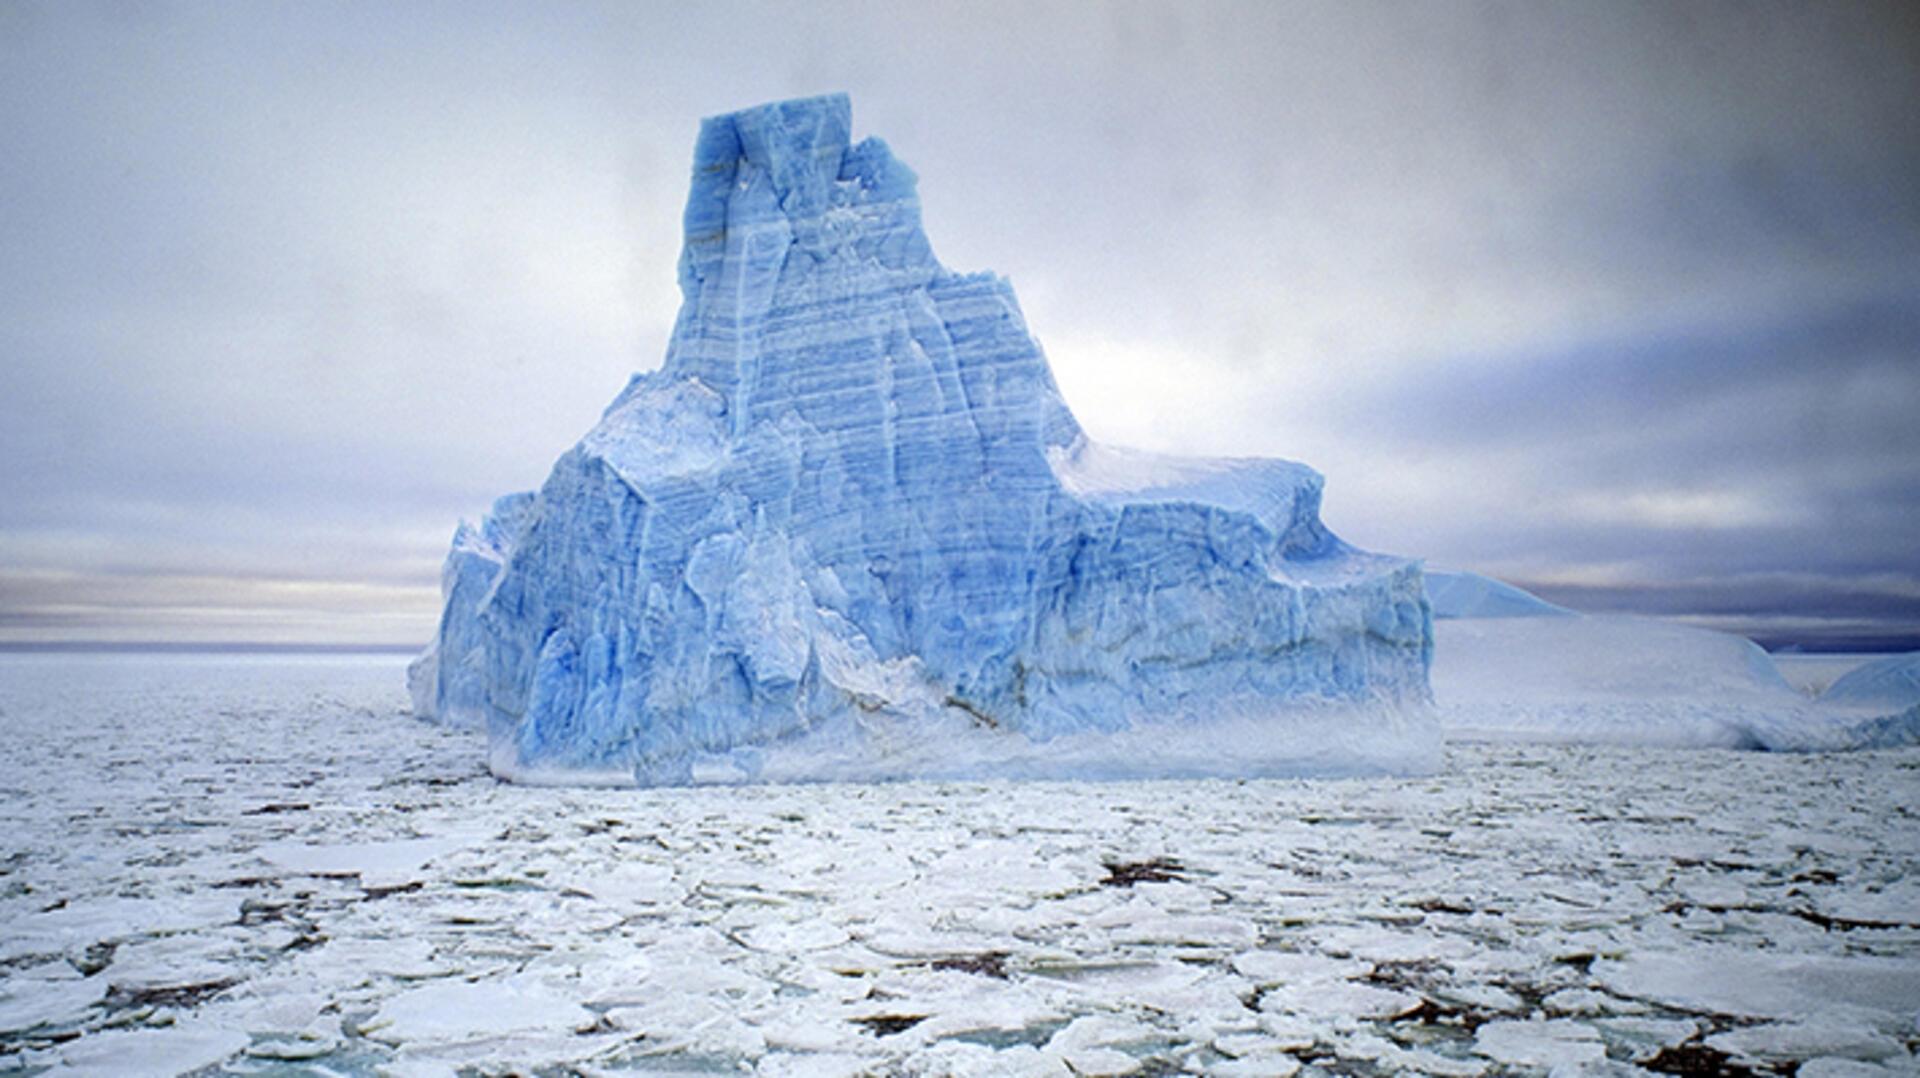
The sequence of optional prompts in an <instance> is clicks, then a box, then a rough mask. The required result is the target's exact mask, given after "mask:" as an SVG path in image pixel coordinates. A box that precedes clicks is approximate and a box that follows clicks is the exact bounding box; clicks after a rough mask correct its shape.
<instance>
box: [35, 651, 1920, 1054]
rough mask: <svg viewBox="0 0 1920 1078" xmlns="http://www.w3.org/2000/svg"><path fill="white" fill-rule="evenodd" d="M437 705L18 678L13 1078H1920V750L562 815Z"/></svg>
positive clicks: (150, 677) (706, 794) (581, 802)
mask: <svg viewBox="0 0 1920 1078" xmlns="http://www.w3.org/2000/svg"><path fill="white" fill-rule="evenodd" d="M402 667H403V661H402V660H400V659H398V658H392V657H378V658H367V657H329V658H286V657H272V658H265V657H248V658H235V657H182V656H168V657H127V656H18V655H15V656H0V731H3V734H4V738H5V742H6V745H7V749H6V751H5V754H4V765H3V767H0V835H3V836H4V837H3V838H0V1071H6V1072H12V1071H26V1072H33V1071H37V1070H40V1069H42V1068H47V1067H59V1066H70V1067H77V1068H80V1069H82V1070H86V1069H93V1070H98V1071H101V1072H106V1073H138V1072H142V1071H152V1072H160V1073H176V1072H185V1071H193V1070H197V1069H202V1068H206V1069H207V1072H208V1073H266V1074H316V1075H317V1074H331V1073H376V1072H391V1073H420V1074H435V1073H450V1072H453V1071H462V1072H478V1073H495V1072H524V1071H533V1070H538V1071H542V1072H548V1073H571V1072H576V1071H577V1072H589V1073H595V1072H607V1073H632V1072H639V1073H741V1072H755V1073H761V1074H819V1075H833V1074H895V1073H898V1074H983V1075H988V1074H1069V1073H1079V1074H1118V1073H1128V1072H1133V1073H1149V1074H1151V1073H1173V1072H1183V1071H1190V1072H1201V1073H1217V1074H1276V1075H1284V1074H1291V1073H1301V1074H1317V1073H1339V1074H1388V1073H1407V1072H1422V1073H1427V1074H1435V1075H1467V1074H1481V1073H1487V1074H1503V1073H1541V1072H1546V1071H1548V1070H1552V1069H1556V1068H1557V1069H1558V1071H1559V1072H1560V1073H1595V1074H1608V1073H1619V1074H1629V1073H1640V1072H1641V1071H1643V1070H1652V1071H1655V1072H1668V1073H1694V1074H1699V1073H1722V1072H1723V1071H1720V1070H1716V1069H1714V1068H1727V1069H1726V1070H1725V1071H1724V1073H1742V1072H1743V1071H1744V1070H1751V1071H1754V1072H1758V1073H1791V1072H1793V1071H1794V1070H1795V1065H1796V1064H1798V1068H1797V1070H1798V1074H1799V1075H1800V1076H1802V1078H1817V1076H1820V1075H1841V1074H1879V1073H1907V1074H1912V1073H1916V1069H1917V1067H1916V1063H1915V1056H1914V1052H1915V1049H1916V1047H1920V1029H1916V1024H1915V1023H1916V1015H1917V1014H1920V876H1917V875H1916V867H1917V866H1920V819H1916V815H1917V812H1916V806H1917V805H1920V751H1917V750H1900V751H1889V752H1874V753H1858V754H1851V755H1835V756H1768V755H1760V754H1741V753H1733V752H1720V751H1694V752H1683V753H1672V752H1667V753H1659V752H1646V751H1635V750H1626V749H1604V750H1601V749H1580V748H1560V747H1555V748H1538V747H1514V746H1499V747H1496V746H1485V747H1477V746H1456V747H1455V748H1453V749H1452V750H1451V751H1450V754H1449V760H1448V770H1447V773H1446V774H1444V775H1443V776H1440V777H1437V778H1431V779H1418V780H1403V781H1379V780H1366V781H1357V780H1356V781H1318V782H1302V781H1294V782H1237V783H1230V782H1178V783H1175V782H1169V783H1133V784H1113V785H1093V784H1065V783H1035V784H951V785H925V784H905V785H897V786H880V787H858V786H812V787H786V788H748V789H713V788H709V789H694V790H651V791H610V790H598V791H584V790H583V791H570V790H542V789H523V788H515V787H510V786H504V785H501V784H499V783H496V782H495V781H493V780H492V779H491V778H489V777H488V776H487V775H486V774H485V772H484V770H483V767H482V763H481V760H482V752H481V746H480V744H479V743H478V740H477V735H469V734H463V733H452V732H447V731H443V730H440V729H438V728H436V727H432V726H428V725H425V724H422V723H419V722H416V721H413V720H412V719H410V718H408V717H407V716H406V714H405V713H404V707H405V700H404V693H403V689H402Z"/></svg>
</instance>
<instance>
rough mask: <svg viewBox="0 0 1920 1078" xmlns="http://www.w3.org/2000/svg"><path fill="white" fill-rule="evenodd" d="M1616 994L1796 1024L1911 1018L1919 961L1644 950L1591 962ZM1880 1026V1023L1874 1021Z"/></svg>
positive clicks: (1919, 996) (1919, 991)
mask: <svg viewBox="0 0 1920 1078" xmlns="http://www.w3.org/2000/svg"><path fill="white" fill-rule="evenodd" d="M1593 975H1594V977H1595V978H1596V979H1597V980H1598V981H1599V982H1600V983H1601V984H1602V985H1603V986H1605V987H1606V989H1607V990H1608V991H1610V992H1613V993H1615V994H1617V995H1622V996H1630V997H1633V998H1636V999H1645V1000H1651V1001H1653V1002H1655V1003H1663V1004H1665V1005H1667V1006H1669V1007H1674V1008H1678V1009H1681V1010H1689V1011H1701V1012H1705V1013H1716V1014H1732V1015H1740V1016H1744V1017H1752V1018H1778V1019H1793V1018H1806V1017H1811V1016H1816V1015H1821V1014H1823V1013H1825V1012H1832V1011H1835V1010H1840V1011H1845V1012H1850V1013H1856V1014H1859V1015H1861V1016H1863V1017H1871V1016H1874V1015H1878V1016H1880V1017H1883V1018H1885V1017H1888V1016H1894V1015H1906V1016H1908V1017H1907V1019H1906V1020H1907V1021H1911V1015H1912V1012H1913V1007H1914V1001H1915V1000H1920V962H1914V961H1911V960H1902V959H1894V958H1878V957H1873V956H1868V955H1848V956H1828V955H1815V954H1794V953H1775V952H1760V951H1734V950H1727V949H1715V950H1708V949H1704V948H1696V949H1694V950H1691V951H1689V952H1687V953H1686V954H1684V955H1683V954H1662V953H1659V952H1640V953H1635V954H1631V955H1628V956H1626V957H1625V958H1620V959H1602V960H1600V961H1598V962H1595V963H1594V964H1593ZM1876 1024H1878V1023H1876Z"/></svg>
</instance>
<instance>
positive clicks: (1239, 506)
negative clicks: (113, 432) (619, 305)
mask: <svg viewBox="0 0 1920 1078" xmlns="http://www.w3.org/2000/svg"><path fill="white" fill-rule="evenodd" d="M850 126H851V109H850V105H849V103H848V99H847V98H846V97H845V96H840V95H836V96H828V97H819V98H812V99H806V100H796V101H786V102H781V103H777V104H771V105H764V106H761V107H758V108H752V109H748V110H745V111H742V112H737V113H733V114H730V115H724V116H716V117H713V118H710V119H708V120H706V121H705V122H704V123H703V124H702V125H701V128H700V134H699V139H698V143H697V144H696V146H695V150H694V163H693V181H692V190H691V193H690V194H689V196H688V199H687V207H686V214H685V239H684V247H683V249H682V252H681V256H680V288H681V292H682V295H683V298H684V302H683V305H682V307H681V310H680V315H679V319H678V321H677V323H676V325H675V328H674V332H673V336H672V339H671V342H670V344H669V346H668V350H667V356H666V360H665V363H664V364H663V366H662V367H661V368H660V369H659V370H658V371H654V372H650V373H646V374H641V375H637V376H635V377H634V378H633V379H632V380H631V381H630V382H629V383H628V385H627V387H626V388H625V390H624V391H622V392H621V393H620V395H619V396H618V398H617V399H615V400H614V402H613V404H612V405H611V406H610V407H608V409H607V410H606V413H605V414H604V415H603V417H602V418H601V420H600V422H599V424H598V425H597V426H595V427H594V428H593V429H592V430H591V431H589V432H588V433H587V434H586V436H585V437H584V438H582V439H581V440H580V442H579V444H577V445H575V446H574V447H573V448H572V449H571V450H569V451H568V452H567V453H566V454H565V455H563V456H562V457H561V458H560V460H559V462H558V463H557V464H556V465H555V466H554V468H553V472H552V474H551V475H550V476H549V477H548V479H547V481H546V483H545V485H544V486H543V487H542V488H541V489H540V491H539V492H538V493H537V494H518V495H512V496H509V497H507V498H503V499H501V500H500V501H499V502H498V503H496V505H495V506H494V510H493V512H492V514H491V515H490V516H489V517H488V518H487V519H486V520H485V521H484V522H483V523H482V524H481V525H479V526H478V527H473V526H466V525H463V526H462V527H461V528H460V530H459V531H458V533H457V535H456V537H455V540H454V544H453V550H452V553H451V554H450V555H449V557H448V559H447V563H446V568H445V572H444V577H443V587H444V595H445V600H446V605H445V610H444V613H443V615H442V619H441V624H440V630H439V634H438V638H437V640H436V641H435V643H434V644H433V646H432V647H430V648H429V650H428V653H427V654H426V655H425V656H423V657H422V658H421V660H420V661H419V662H417V663H416V664H415V667H414V669H413V671H412V673H411V678H412V681H413V689H414V695H415V701H416V705H417V709H418V710H419V711H421V712H422V713H423V714H430V715H437V716H438V717H440V718H442V719H443V720H445V721H448V722H454V723H464V724H474V725H480V726H484V727H485V728H486V730H487V731H488V734H489V736H490V739H491V744H492V757H491V758H492V766H493V768H494V770H495V772H496V773H497V774H500V775H502V776H503V777H508V778H514V779H518V780H522V781H560V782H601V781H605V782H621V783H626V782H636V781H637V782H638V783H640V784H642V785H654V784H680V783H689V782H706V781H783V780H808V779H886V778H907V777H928V778H932V777H948V778H951V777H968V776H973V777H979V776H1002V775H1004V776H1035V777H1039V776H1057V777H1075V778H1100V777H1122V776H1146V775H1167V776H1172V775H1183V776H1184V775H1254V774H1300V773H1354V772H1382V771H1391V772H1408V771H1422V770H1429V769H1431V768H1433V767H1434V766H1436V765H1437V763H1438V753H1439V732H1438V725H1437V723H1436V722H1435V721H1434V719H1433V718H1432V716H1431V714H1430V712H1429V711H1428V709H1426V708H1424V707H1419V706H1402V705H1420V704H1423V703H1424V702H1425V701H1426V700H1427V698H1428V688H1427V669H1428V663H1429V659H1430V655H1431V651H1432V640H1433V631H1432V618H1431V616H1430V613H1429V608H1428V605H1427V602H1426V598H1425V594H1424V589H1423V585H1422V579H1421V573H1420V569H1419V567H1418V566H1417V565H1416V564H1415V563H1412V562H1409V561H1406V560H1403V559H1398V558H1391V557H1384V556H1381V555H1376V554H1369V553H1365V552H1362V551H1359V550H1356V549H1354V548H1353V547H1351V546H1348V545H1347V544H1345V543H1343V542H1341V541H1340V540H1339V539H1337V538H1336V537H1335V536H1334V535H1333V534H1331V533H1330V532H1329V531H1328V530H1327V529H1326V527H1325V526H1324V525H1322V523H1321V521H1320V517H1319V507H1320V493H1321V478H1320V476H1319V475H1318V474H1316V473H1315V472H1313V471H1312V470H1311V469H1309V468H1306V467H1304V466H1302V465H1299V464H1294V463H1291V462H1286V461H1279V460H1252V459H1220V460H1201V459H1182V458H1174V457H1166V456H1157V455H1149V454H1144V453H1136V452H1130V451H1125V450H1119V449H1113V448H1109V447H1105V446H1102V445H1099V444H1096V443H1094V442H1092V441H1090V440H1089V439H1088V438H1087V437H1086V435H1085V434H1084V433H1083V432H1082V431H1081V429H1080V426H1079V425H1078V423H1076V422H1075V420H1074V417H1073V415H1072V413H1071V412H1070V411H1069V410H1068V408H1067V406H1066V403H1065V402H1064V401H1063V400H1062V399H1061V396H1060V393H1059V391H1058V389H1057V388H1056V387H1055V385H1054V382H1053V377H1052V375H1051V373H1050V371H1049V370H1048V367H1047V363H1046V359H1045V357H1044V356H1043V355H1042V354H1041V351H1040V348H1039V346H1038V345H1037V344H1036V343H1035V342H1034V340H1033V338H1032V337H1031V336H1029V334H1028V332H1027V328H1026V324H1025V322H1024V320H1023V318H1022V315H1021V312H1020V307H1019V304H1018V303H1017V302H1016V301H1015V299H1014V295H1013V290H1012V288H1011V287H1010V286H1009V285H1008V283H1007V282H1006V281H1005V280H1002V279H1001V278H999V277H996V276H994V275H993V274H991V273H976V274H956V273H953V272H951V271H949V270H947V269H946V268H945V267H943V266H942V265H941V264H940V263H939V261H938V260H936V259H935V257H934V254H933V251H932V249H931V247H930V246H929V244H928V240H927V237H926V235H925V234H924V233H923V232H922V230H921V225H920V210H919V203H918V200H917V197H916V194H915V186H916V178H915V176H914V174H913V173H912V172H911V171H909V170H908V169H907V167H906V166H905V165H903V164H901V163H900V162H899V161H897V160H895V159H894V157H893V155H892V154H891V153H890V152H889V151H888V149H887V146H886V144H885V143H883V142H881V141H880V140H878V139H874V138H868V139H865V140H864V141H862V142H860V143H858V144H850V142H849V131H850Z"/></svg>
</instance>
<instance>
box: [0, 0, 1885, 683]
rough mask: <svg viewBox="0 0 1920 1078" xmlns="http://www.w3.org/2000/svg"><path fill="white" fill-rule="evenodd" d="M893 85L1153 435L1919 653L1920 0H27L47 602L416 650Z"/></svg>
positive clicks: (1464, 560)
mask: <svg viewBox="0 0 1920 1078" xmlns="http://www.w3.org/2000/svg"><path fill="white" fill-rule="evenodd" d="M835 90H845V91H848V92H850V93H851V94H852V96H853V103H854V128H855V136H856V138H857V137H861V136H864V135H867V134H876V135H880V136H881V137H883V138H885V139H887V140H888V142H889V143H890V144H891V145H892V147H893V149H894V151H895V153H896V154H898V155H899V156H900V157H901V158H902V159H903V160H905V161H906V162H907V163H909V164H910V165H911V166H913V168H914V169H915V170H916V171H917V172H918V173H919V174H920V177H921V184H920V190H921V197H922V202H923V204H924V207H925V218H926V224H927V230H928V233H929V235H930V236H931V237H932V240H933V243H934V248H935V251H936V252H937V253H938V254H939V255H940V256H941V258H942V260H943V261H944V262H945V263H946V264H947V265H949V266H951V267H953V268H955V269H957V270H977V269H994V270H997V271H999V272H1000V273H1002V274H1005V275H1007V276H1009V277H1010V278H1011V279H1012V281H1013V283H1014V286H1015V288H1016V289H1017V290H1018V292H1019V295H1020V298H1021V302H1022V305H1023V306H1024V308H1025V310H1026V314H1027V319H1028V323H1029V325H1030V326H1031V327H1032V329H1033V330H1034V332H1035V334H1036V335H1037V336H1038V337H1039V339H1040V341H1041V343H1042V345H1043V346H1044V348H1045V349H1046V351H1047V354H1048V356H1049V358H1050V360H1051V361H1052V364H1053V366H1054V369H1055V372H1056V375H1057V377H1058V380H1059V382H1060V384H1061V387H1062V389H1063V390H1064V392H1065V393H1066V395H1067V398H1068V401H1069V403H1070V404H1071V405H1072V406H1073V407H1074V409H1075V411H1076V413H1077V414H1078V415H1079V417H1080V419H1081V421H1082V423H1083V424H1084V425H1085V426H1086V427H1087V428H1088V429H1089V430H1090V431H1091V432H1092V433H1093V434H1094V435H1095V436H1096V437H1100V438H1103V439H1106V440H1110V441H1114V442H1119V443H1124V444H1132V445H1138V446H1143V447H1147V448H1153V449H1163V450H1179V451H1187V452H1196V453H1208V454H1232V455H1248V454H1260V455H1277V456H1286V457H1291V458H1294V459H1299V460H1303V461H1305V462H1307V463H1309V464H1312V465H1313V466H1315V467H1316V468H1318V469H1319V470H1320V471H1322V472H1323V473H1325V474H1326V476H1327V495H1326V503H1325V516H1326V518H1327V520H1328V522H1329V523H1330V524H1331V525H1332V526H1333V527H1334V528H1335V530H1337V531H1339V532H1340V533H1341V534H1342V535H1343V536H1344V537H1346V538H1348V539H1350V540H1352V541H1354V542H1356V543H1358V544H1360V545H1363V546H1367V547H1370V548H1372V549H1377V550H1384V551H1391V552H1396V553H1404V554H1409V555H1415V556H1420V557H1424V558H1427V559H1428V560H1429V561H1430V562H1432V563H1435V564H1441V565H1448V566H1457V567H1466V568H1472V569H1477V570H1480V571H1483V572H1488V573H1492V574H1495V575H1499V576H1502V577H1505V578H1508V579H1511V580H1514V581H1516V582H1519V583H1521V584H1523V585H1526V586H1530V587H1534V588H1536V589H1537V590H1540V591H1542V592H1543V593H1545V594H1547V595H1548V596H1549V597H1551V598H1554V599H1557V600H1559V601H1561V602H1564V603H1567V604H1569V605H1572V606H1575V607H1578V608H1583V609H1590V610H1602V609H1608V610H1638V611H1643V612H1650V613H1657V614H1662V615H1666V616H1677V617H1685V618H1687V619H1689V620H1692V621H1695V622H1697V623H1700V624H1708V625H1714V626H1718V627H1724V628H1731V629H1735V630H1737V631H1742V632H1747V633H1750V634H1756V635H1759V636H1760V637H1762V638H1763V639H1765V640H1767V641H1768V642H1772V643H1778V642H1782V641H1789V640H1798V641H1800V642H1803V643H1806V644H1809V645H1811V646H1815V647H1820V646H1834V645H1836V644H1847V643H1852V644H1865V645H1873V644H1877V645H1880V646H1888V645H1897V646H1903V647H1920V108H1917V107H1916V105H1915V102H1917V101H1920V7H1916V6H1915V5H1912V4H1902V3H1891V4H1886V5H1875V4H1867V3H1845V4H1811V3H1810V4H1806V5H1775V4H1755V3H1739V4H1732V3H1728V4H1718V3H1689V4H1667V3H1660V4H1648V5H1639V4H1625V3H1611V2H1597V3H1596V2H1583V3H1576V4H1568V5H1564V6H1559V5H1552V4H1544V3H1524V4H1512V5H1507V4H1491V5H1478V4H1463V3H1428V4H1418V5H1413V4H1391V5H1388V4H1377V5H1375V4H1355V3H1334V4H1326V5H1316V4H1296V3H1286V4H1274V3H1265V2H1259V3H1249V4H1231V3H1201V4H1185V3H1183V4H1171V3H1169V4H1138V5H1132V4H1117V5H1103V4H1096V3H1092V2H1077V3H1072V4H1063V5H1049V4H1036V3H1032V2H1021V3H1009V4H993V3H976V2H969V3H965V4H960V3H954V4H924V5H923V4H891V3H890V4H871V5H868V4H860V5H829V6H823V5H811V4H786V3H775V4H766V5H758V4H754V5H716V4H698V5H695V4H681V3H673V4H659V5H649V4H639V3H616V4H610V5H606V6H595V5H587V4H568V5H550V4H534V3H527V4H506V5H499V4H477V3H471V2H462V3H448V4H444V5H442V4H427V3H411V4H400V5H390V4H372V3H366V4H351V5H335V4H327V3H299V4H267V3H247V4H240V3H234V4H220V3H194V4H183V5H178V6H175V5H169V4H160V3H126V4H120V3H113V4H104V3H102V4H87V3H76V2H71V0H62V2H57V3H47V4H39V3H23V2H20V0H0V146H3V147H4V149H3V150H0V461H4V463H0V642H6V641H14V642H19V641H44V640H76V639H86V640H122V641H134V640H146V641H152V640H169V641H281V642H288V641H300V642H377V643H405V642H424V641H425V640H426V639H427V638H428V636H429V635H430V634H431V632H432V628H433V624H434V621H435V618H436V616H437V612H438V565H439V561H440V558H441V556H442V554H443V553H444V550H445V546H446V542H447V540H448V538H449V537H450V536H451V533H452V530H453V526H454V523H455V521H456V520H457V519H459V518H460V517H462V516H467V517H472V516H475V515H476V514H477V513H478V512H479V511H481V510H482V509H483V508H484V507H485V506H486V505H487V503H488V502H489V501H491V499H492V498H493V497H494V496H495V495H497V494H500V493H504V492H506V491H509V490H518V489H526V488H531V487H534V486H537V485H538V484H539V483H540V481H541V480H542V479H543V478H544V476H545V474H546V471H547V469H548V468H549V467H550V466H551V465H552V463H553V460H554V459H555V458H556V457H557V456H558V455H559V454H560V453H561V452H562V451H564V450H565V449H566V448H567V446H569V445H570V444H571V443H572V442H573V441H574V440H575V439H577V438H578V437H579V435H580V434H581V433H583V432H584V431H585V430H586V428H587V427H589V426H590V425H591V424H592V423H593V421H594V420H595V419H596V418H597V416H598V414H599V411H600V409H601V408H602V407H603V406H604V405H605V404H606V403H607V401H609V400H610V399H611V398H612V396H613V395H614V394H615V393H616V392H617V391H618V390H619V388H620V387H621V385H622V384H623V383H624V382H625V380H626V377H627V375H628V374H629V373H630V372H632V371H635V370H641V369H646V368H650V367H654V366H657V365H658V364H659V362H660V359H661V357H662V354H663V351H664V349H665V345H666V338H667V333H668V330H669V328H670V327H671V325H672V321H673V317H674V314H675V311H676V309H677V307H678V303H679V296H678V293H677V290H676V288H675V285H674V279H675V278H674V273H675V260H676V257H677V251H678V246H679V216H680V211H681V208H682V205H683V200H684V194H685V183H686V179H687V174H688V167H689V161H690V155H691V151H692V143H693V135H694V132H695V130H696V128H697V125H698V120H699V118H700V117H701V116H704V115H708V114H712V113H716V112H723V111H730V110H732V109H736V108H740V107H744V106H747V105H752V104H756V103H759V102H762V101H766V100H772V99H776V98H782V97H791V96H799V95H810V94H816V93H822V92H827V91H835Z"/></svg>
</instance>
